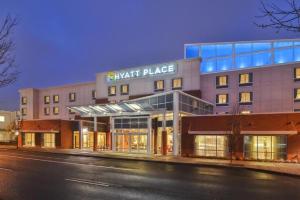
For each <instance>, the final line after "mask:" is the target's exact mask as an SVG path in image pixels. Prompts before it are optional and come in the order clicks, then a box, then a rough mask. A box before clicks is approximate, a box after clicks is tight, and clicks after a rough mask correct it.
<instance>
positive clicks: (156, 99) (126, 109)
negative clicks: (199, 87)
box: [68, 91, 213, 117]
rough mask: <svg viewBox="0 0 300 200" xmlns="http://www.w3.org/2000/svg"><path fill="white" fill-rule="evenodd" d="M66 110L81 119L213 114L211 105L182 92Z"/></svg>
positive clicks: (164, 93)
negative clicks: (177, 113)
mask: <svg viewBox="0 0 300 200" xmlns="http://www.w3.org/2000/svg"><path fill="white" fill-rule="evenodd" d="M68 108H69V109H71V110H73V111H75V112H77V113H79V114H80V115H81V116H82V117H91V116H94V117H96V116H98V117H103V116H121V115H149V114H153V113H162V112H166V111H173V110H174V108H177V110H178V111H180V112H183V113H187V114H194V115H203V114H212V112H213V104H211V103H209V102H206V101H203V100H201V99H199V98H197V97H194V96H191V95H189V94H186V93H184V92H182V91H169V92H163V93H158V94H154V95H150V96H146V97H141V98H137V99H133V100H126V101H122V102H119V103H108V104H94V105H86V106H70V107H68Z"/></svg>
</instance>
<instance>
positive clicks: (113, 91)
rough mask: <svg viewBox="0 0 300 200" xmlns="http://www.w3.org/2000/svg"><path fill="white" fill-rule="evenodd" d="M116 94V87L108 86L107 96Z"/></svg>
mask: <svg viewBox="0 0 300 200" xmlns="http://www.w3.org/2000/svg"><path fill="white" fill-rule="evenodd" d="M116 94H117V87H116V86H109V87H108V96H116Z"/></svg>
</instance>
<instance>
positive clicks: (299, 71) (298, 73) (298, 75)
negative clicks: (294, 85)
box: [294, 67, 300, 81]
mask: <svg viewBox="0 0 300 200" xmlns="http://www.w3.org/2000/svg"><path fill="white" fill-rule="evenodd" d="M294 80H295V81H300V67H297V68H295V69H294Z"/></svg>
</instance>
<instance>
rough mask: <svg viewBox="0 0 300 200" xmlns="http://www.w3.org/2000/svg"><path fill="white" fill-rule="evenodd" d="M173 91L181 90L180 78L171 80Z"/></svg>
mask: <svg viewBox="0 0 300 200" xmlns="http://www.w3.org/2000/svg"><path fill="white" fill-rule="evenodd" d="M172 88H173V90H176V89H182V78H175V79H173V80H172Z"/></svg>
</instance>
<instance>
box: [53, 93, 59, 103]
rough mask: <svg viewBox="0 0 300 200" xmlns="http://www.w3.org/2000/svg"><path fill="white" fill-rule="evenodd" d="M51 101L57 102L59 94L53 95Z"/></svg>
mask: <svg viewBox="0 0 300 200" xmlns="http://www.w3.org/2000/svg"><path fill="white" fill-rule="evenodd" d="M53 102H54V103H59V96H58V95H53Z"/></svg>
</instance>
